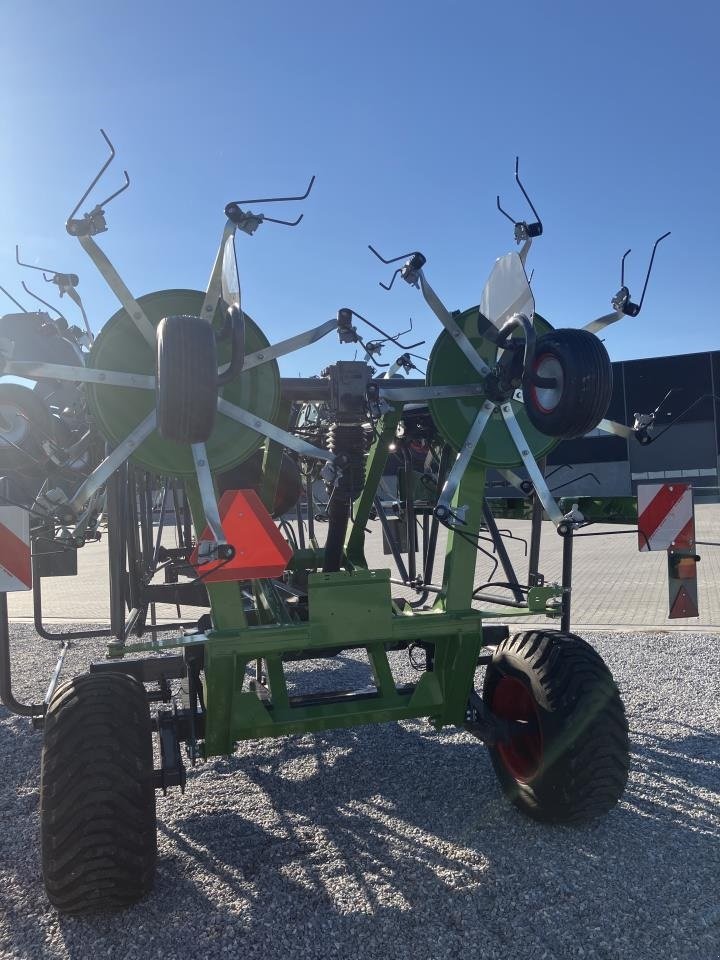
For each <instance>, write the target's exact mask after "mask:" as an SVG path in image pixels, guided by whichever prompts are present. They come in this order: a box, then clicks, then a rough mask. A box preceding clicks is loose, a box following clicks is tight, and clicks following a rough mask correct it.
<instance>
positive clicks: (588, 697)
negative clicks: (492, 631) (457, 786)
mask: <svg viewBox="0 0 720 960" xmlns="http://www.w3.org/2000/svg"><path fill="white" fill-rule="evenodd" d="M483 700H484V701H485V703H486V705H487V706H488V707H489V708H490V710H492V711H493V713H494V714H496V716H498V717H500V718H502V719H504V720H507V721H514V722H515V723H516V727H515V732H514V734H513V735H512V737H511V739H510V740H509V741H506V742H504V743H499V744H497V745H495V746H493V747H490V748H489V749H490V758H491V760H492V764H493V767H494V768H495V773H496V774H497V777H498V780H499V781H500V785H501V786H502V789H503V792H504V793H505V795H506V796H507V797H508V798H509V799H510V800H511V801H512V802H513V803H514V804H515V806H516V807H518V809H520V810H522V812H523V813H526V814H528V815H529V816H530V817H533V818H534V819H535V820H542V821H545V822H549V823H581V822H584V821H587V820H593V819H595V818H596V817H600V816H602V815H603V814H605V813H607V812H608V811H609V810H611V809H612V808H613V807H614V806H615V804H616V803H617V802H618V800H619V799H620V797H621V796H622V794H623V791H624V789H625V784H626V782H627V776H628V764H629V748H628V726H627V719H626V717H625V709H624V707H623V704H622V701H621V699H620V694H619V692H618V688H617V686H616V685H615V681H614V680H613V678H612V675H611V673H610V671H609V670H608V668H607V666H606V665H605V663H604V662H603V660H602V658H601V657H600V655H599V654H598V653H597V652H596V651H595V650H594V649H593V648H592V647H591V646H590V645H589V644H588V643H586V642H585V641H584V640H582V639H581V638H580V637H576V636H575V635H574V634H570V633H560V632H559V631H554V630H549V631H529V632H527V633H520V634H517V635H516V636H515V637H512V638H508V639H507V640H503V642H502V643H501V644H500V645H499V646H498V647H497V649H496V650H495V653H494V654H493V658H492V662H491V663H490V665H489V666H488V668H487V672H486V674H485V683H484V686H483ZM518 722H519V723H521V724H522V725H523V727H524V729H523V727H521V728H520V730H519V732H518V727H517V723H518Z"/></svg>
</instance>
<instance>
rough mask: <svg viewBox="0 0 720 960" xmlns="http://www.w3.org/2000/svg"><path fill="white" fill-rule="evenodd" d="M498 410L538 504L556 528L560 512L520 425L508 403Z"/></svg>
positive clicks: (561, 518) (560, 515) (560, 518)
mask: <svg viewBox="0 0 720 960" xmlns="http://www.w3.org/2000/svg"><path fill="white" fill-rule="evenodd" d="M500 410H501V412H502V415H503V420H504V421H505V426H506V427H507V429H508V433H509V434H510V437H511V438H512V441H513V443H514V444H515V447H516V449H517V452H518V453H519V454H520V458H521V459H522V462H523V464H524V466H525V469H526V470H527V472H528V476H529V477H530V479H531V481H532V484H533V486H534V487H535V492H536V493H537V495H538V498H539V500H540V503H542V505H543V507H544V508H545V512H546V513H547V515H548V516H549V517H550V519H551V520H552V522H553V523H554V524H555V526H558V524H559V523H561V522H562V520H563V514H562V511H561V510H560V507H559V506H558V505H557V503H556V502H555V498H554V497H553V495H552V494H551V493H550V490H549V488H548V485H547V484H546V483H545V478H544V477H543V475H542V473H541V471H540V468H539V467H538V465H537V462H536V461H535V457H533V455H532V453H531V452H530V447H529V445H528V442H527V440H526V439H525V435H524V434H523V432H522V430H521V429H520V424H519V423H518V422H517V420H516V419H515V414H514V412H513V408H512V405H511V404H510V403H503V404H502V405H501V407H500Z"/></svg>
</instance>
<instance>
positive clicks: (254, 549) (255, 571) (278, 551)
mask: <svg viewBox="0 0 720 960" xmlns="http://www.w3.org/2000/svg"><path fill="white" fill-rule="evenodd" d="M218 509H219V511H220V523H221V524H222V528H223V533H224V534H225V539H226V540H227V542H228V543H229V544H231V546H233V547H234V548H235V556H234V557H233V558H232V560H213V561H212V562H210V563H201V564H198V562H197V561H198V554H197V547H196V548H195V549H194V550H193V552H192V554H191V555H190V563H191V564H192V565H193V566H194V567H195V569H196V570H197V572H198V575H199V576H200V577H202V579H203V580H204V581H205V583H222V582H226V581H231V580H260V579H263V578H264V577H279V576H280V575H281V574H282V573H283V572H284V571H285V568H286V567H287V565H288V562H289V560H290V558H291V557H292V549H291V547H290V544H289V543H288V542H287V540H285V538H284V537H283V536H282V534H281V533H280V531H279V530H278V528H277V527H276V526H275V524H274V523H273V519H272V517H271V516H270V514H269V513H268V512H267V510H266V509H265V505H264V504H263V502H262V500H261V499H260V497H259V496H258V495H257V493H255V491H254V490H226V491H225V493H224V494H223V495H222V497H221V498H220V502H219V504H218ZM200 540H212V534H211V533H210V529H209V528H208V527H206V528H205V529H204V530H203V532H202V534H201V536H200Z"/></svg>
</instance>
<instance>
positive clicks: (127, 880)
mask: <svg viewBox="0 0 720 960" xmlns="http://www.w3.org/2000/svg"><path fill="white" fill-rule="evenodd" d="M40 769H41V773H40V833H41V842H42V867H43V878H44V881H45V889H46V891H47V895H48V897H49V899H50V902H51V903H52V905H53V906H54V907H56V908H57V909H58V910H60V911H61V912H63V913H83V912H86V911H89V910H98V909H119V908H121V907H125V906H127V905H129V904H131V903H134V902H135V901H136V900H139V899H140V898H141V897H143V896H144V895H145V894H146V893H148V892H149V891H150V889H151V887H152V885H153V879H154V874H155V861H156V858H157V834H156V826H155V786H154V773H153V748H152V727H151V721H150V710H149V707H148V701H147V696H146V694H145V689H144V687H143V686H142V684H141V683H139V682H138V681H137V680H135V679H134V678H133V677H130V676H127V675H125V674H104V673H97V674H84V675H82V676H80V677H76V678H75V679H74V680H70V681H69V682H68V683H65V684H63V685H62V686H60V687H58V689H57V690H56V691H55V694H54V696H53V697H52V699H51V701H50V703H49V705H48V709H47V714H46V717H45V739H44V744H43V750H42V758H41V768H40Z"/></svg>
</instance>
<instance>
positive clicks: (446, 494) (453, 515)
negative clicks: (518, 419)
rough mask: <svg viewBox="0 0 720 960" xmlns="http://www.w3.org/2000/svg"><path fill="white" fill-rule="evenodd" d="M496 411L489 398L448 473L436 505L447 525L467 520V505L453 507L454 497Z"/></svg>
mask: <svg viewBox="0 0 720 960" xmlns="http://www.w3.org/2000/svg"><path fill="white" fill-rule="evenodd" d="M494 411H495V404H494V403H491V402H490V401H489V400H486V401H485V402H484V403H483V405H482V407H481V408H480V411H479V413H478V415H477V416H476V417H475V421H474V422H473V425H472V427H470V432H469V433H468V435H467V437H466V439H465V443H463V445H462V447H461V448H460V450H459V451H458V455H457V457H456V459H455V463H454V464H453V468H452V470H451V471H450V474H449V475H448V478H447V480H446V481H445V485H444V486H443V488H442V493H441V494H440V497H439V499H438V502H437V504H436V506H435V511H434V512H435V516H436V517H437V518H438V520H440V521H441V522H442V523H444V524H445V525H446V526H458V525H462V524H463V523H464V522H465V519H464V517H465V511H466V507H465V506H461V507H456V508H455V509H454V510H453V509H452V508H451V504H452V501H453V498H454V496H455V494H456V492H457V489H458V487H459V486H460V481H461V480H462V478H463V474H464V473H465V471H466V470H467V466H468V464H469V462H470V458H471V457H472V455H473V453H474V452H475V447H476V446H477V445H478V441H479V440H480V437H481V436H482V433H483V431H484V430H485V427H486V426H487V422H488V420H489V419H490V417H491V416H492V414H493V412H494Z"/></svg>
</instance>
